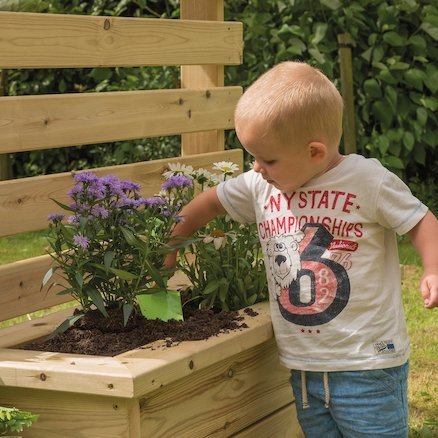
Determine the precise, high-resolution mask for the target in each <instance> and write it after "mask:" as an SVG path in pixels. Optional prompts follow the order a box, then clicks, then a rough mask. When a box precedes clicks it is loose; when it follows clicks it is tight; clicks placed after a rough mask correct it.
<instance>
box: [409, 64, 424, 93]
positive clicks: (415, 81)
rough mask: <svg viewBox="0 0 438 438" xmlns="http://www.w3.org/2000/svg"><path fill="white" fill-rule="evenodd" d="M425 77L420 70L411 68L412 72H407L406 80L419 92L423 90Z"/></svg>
mask: <svg viewBox="0 0 438 438" xmlns="http://www.w3.org/2000/svg"><path fill="white" fill-rule="evenodd" d="M424 77H425V73H424V72H423V71H422V70H419V69H418V68H411V69H410V70H407V71H405V73H404V78H405V80H406V82H407V83H408V84H409V85H412V86H413V87H415V88H416V89H417V90H419V91H422V90H423V79H424Z"/></svg>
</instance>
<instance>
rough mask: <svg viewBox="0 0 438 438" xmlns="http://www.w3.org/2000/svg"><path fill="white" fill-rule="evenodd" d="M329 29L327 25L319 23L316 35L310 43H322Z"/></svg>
mask: <svg viewBox="0 0 438 438" xmlns="http://www.w3.org/2000/svg"><path fill="white" fill-rule="evenodd" d="M327 27H328V25H327V23H317V25H316V30H315V35H314V36H313V38H312V40H311V41H310V42H311V43H312V44H314V45H317V44H318V43H320V42H321V41H322V40H323V39H324V38H325V35H326V33H327Z"/></svg>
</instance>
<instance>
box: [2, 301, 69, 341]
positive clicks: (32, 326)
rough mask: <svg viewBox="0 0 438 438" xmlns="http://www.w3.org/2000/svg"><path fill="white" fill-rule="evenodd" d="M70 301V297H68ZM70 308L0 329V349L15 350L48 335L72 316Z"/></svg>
mask: <svg viewBox="0 0 438 438" xmlns="http://www.w3.org/2000/svg"><path fill="white" fill-rule="evenodd" d="M70 299H71V297H70ZM73 311H74V308H72V307H70V308H67V309H63V310H58V311H56V312H53V313H50V314H48V315H44V316H41V317H39V318H34V319H32V320H29V321H25V322H22V323H18V324H14V325H11V326H9V327H5V328H1V329H0V334H1V336H0V348H15V347H20V346H22V345H25V344H27V343H29V342H31V341H34V340H37V339H43V338H44V337H46V336H48V335H50V334H51V333H52V332H53V331H54V330H55V329H56V327H58V325H59V324H61V323H62V322H63V321H65V320H66V319H67V318H68V317H69V316H71V315H73Z"/></svg>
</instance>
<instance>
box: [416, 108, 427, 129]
mask: <svg viewBox="0 0 438 438" xmlns="http://www.w3.org/2000/svg"><path fill="white" fill-rule="evenodd" d="M416 113H417V120H418V123H419V124H420V125H421V126H426V123H427V118H428V116H427V110H425V109H424V108H421V107H420V108H417V110H416Z"/></svg>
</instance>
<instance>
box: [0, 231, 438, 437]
mask: <svg viewBox="0 0 438 438" xmlns="http://www.w3.org/2000/svg"><path fill="white" fill-rule="evenodd" d="M44 235H45V231H38V232H33V233H26V234H24V235H18V236H11V237H6V238H3V239H0V265H1V264H5V263H11V262H13V261H16V260H21V259H25V258H28V257H33V256H37V255H42V254H45V252H46V250H45V248H46V247H47V242H46V239H45V237H44ZM399 255H400V262H401V263H402V264H403V265H406V266H404V269H403V285H402V286H403V302H404V306H405V312H406V319H407V323H408V331H409V336H410V338H411V359H410V365H411V368H410V376H409V411H410V418H409V437H410V438H429V437H430V438H432V437H435V436H438V425H437V420H436V419H437V418H438V403H437V401H436V399H437V397H436V394H438V380H437V379H436V372H437V358H438V323H437V320H436V310H427V309H424V308H423V303H422V300H421V295H420V291H419V286H418V285H419V282H420V276H421V263H420V258H419V257H418V255H417V254H416V252H415V250H414V249H413V247H412V245H410V243H409V242H408V241H407V240H405V239H400V241H399ZM64 306H65V305H64ZM32 316H33V315H32ZM25 318H26V316H24V317H21V319H20V320H18V319H16V320H15V322H16V323H18V322H20V321H22V320H23V319H25ZM4 323H5V322H3V323H0V327H1V326H2V324H3V325H4Z"/></svg>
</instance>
